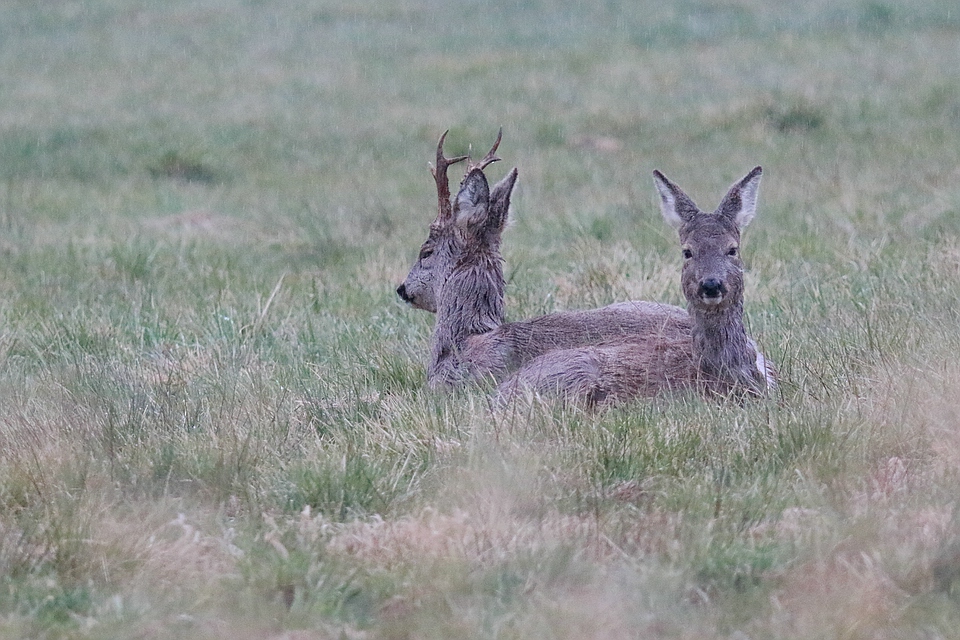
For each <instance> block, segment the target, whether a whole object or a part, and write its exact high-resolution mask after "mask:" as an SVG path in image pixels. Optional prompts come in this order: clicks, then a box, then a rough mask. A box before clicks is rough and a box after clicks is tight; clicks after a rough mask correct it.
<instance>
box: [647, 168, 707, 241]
mask: <svg viewBox="0 0 960 640" xmlns="http://www.w3.org/2000/svg"><path fill="white" fill-rule="evenodd" d="M653 183H654V184H655V185H656V186H657V193H659V194H660V213H662V214H663V219H664V220H666V221H667V224H669V225H670V226H671V227H673V228H674V229H677V230H679V229H680V227H682V226H683V225H684V223H686V222H689V221H690V219H691V218H693V217H694V216H695V215H697V214H698V213H700V209H699V208H698V207H697V205H696V204H694V202H693V200H691V199H690V196H688V195H687V194H685V193H684V192H683V190H682V189H680V187H678V186H677V185H675V184H673V183H672V182H670V181H669V180H667V177H666V176H665V175H663V174H662V173H660V172H659V171H654V172H653Z"/></svg>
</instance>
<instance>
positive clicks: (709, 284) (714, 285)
mask: <svg viewBox="0 0 960 640" xmlns="http://www.w3.org/2000/svg"><path fill="white" fill-rule="evenodd" d="M726 293H727V287H726V286H725V285H724V284H723V281H721V280H718V279H717V278H705V279H703V280H701V281H700V300H701V301H702V302H703V303H704V304H707V305H717V304H720V303H721V302H723V296H724V295H726Z"/></svg>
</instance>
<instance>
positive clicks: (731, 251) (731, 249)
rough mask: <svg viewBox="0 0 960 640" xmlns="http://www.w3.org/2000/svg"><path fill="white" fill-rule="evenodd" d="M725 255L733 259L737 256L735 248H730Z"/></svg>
mask: <svg viewBox="0 0 960 640" xmlns="http://www.w3.org/2000/svg"><path fill="white" fill-rule="evenodd" d="M727 255H728V256H731V257H735V256H736V255H737V248H736V247H730V248H729V249H728V250H727Z"/></svg>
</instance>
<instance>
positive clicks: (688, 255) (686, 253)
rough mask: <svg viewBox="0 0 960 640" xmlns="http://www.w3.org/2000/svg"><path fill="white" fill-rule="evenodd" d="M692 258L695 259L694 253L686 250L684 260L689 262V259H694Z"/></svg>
mask: <svg viewBox="0 0 960 640" xmlns="http://www.w3.org/2000/svg"><path fill="white" fill-rule="evenodd" d="M692 257H693V251H690V249H684V250H683V259H684V260H689V259H690V258H692Z"/></svg>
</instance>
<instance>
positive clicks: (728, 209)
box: [717, 167, 763, 229]
mask: <svg viewBox="0 0 960 640" xmlns="http://www.w3.org/2000/svg"><path fill="white" fill-rule="evenodd" d="M762 175H763V169H762V168H761V167H754V169H753V171H751V172H750V173H748V174H747V175H746V176H744V177H743V179H741V180H740V181H739V182H736V183H735V184H734V185H733V186H731V187H730V190H729V191H727V195H725V196H724V197H723V200H721V201H720V206H719V207H717V214H719V215H723V216H727V217H728V218H730V219H731V220H733V221H734V222H735V223H736V225H737V226H738V227H740V228H741V229H742V228H744V227H745V226H747V225H748V224H750V221H751V220H753V217H754V216H755V215H757V195H758V194H759V192H760V177H761V176H762Z"/></svg>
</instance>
